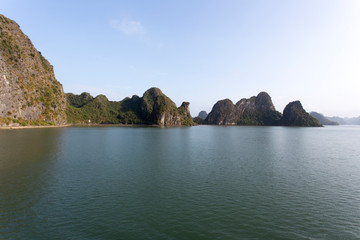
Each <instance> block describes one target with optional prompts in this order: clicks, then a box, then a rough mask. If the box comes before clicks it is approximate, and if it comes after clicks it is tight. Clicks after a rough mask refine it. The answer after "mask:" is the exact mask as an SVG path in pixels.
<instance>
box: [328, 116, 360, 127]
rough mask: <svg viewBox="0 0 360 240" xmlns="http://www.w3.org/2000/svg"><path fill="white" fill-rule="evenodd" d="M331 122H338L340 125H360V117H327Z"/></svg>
mask: <svg viewBox="0 0 360 240" xmlns="http://www.w3.org/2000/svg"><path fill="white" fill-rule="evenodd" d="M326 118H327V119H329V120H330V121H336V122H338V123H339V124H340V125H360V117H353V118H341V117H326Z"/></svg>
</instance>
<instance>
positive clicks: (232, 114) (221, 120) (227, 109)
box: [205, 99, 239, 125]
mask: <svg viewBox="0 0 360 240" xmlns="http://www.w3.org/2000/svg"><path fill="white" fill-rule="evenodd" d="M238 114H239V113H238V111H237V109H236V107H235V105H234V104H233V102H232V101H231V100H230V99H224V100H220V101H218V102H217V103H215V105H214V107H213V108H212V110H211V112H210V113H209V115H208V116H207V118H206V119H205V121H206V122H207V123H208V124H217V125H236V124H237V120H238Z"/></svg>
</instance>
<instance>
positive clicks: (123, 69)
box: [0, 0, 360, 116]
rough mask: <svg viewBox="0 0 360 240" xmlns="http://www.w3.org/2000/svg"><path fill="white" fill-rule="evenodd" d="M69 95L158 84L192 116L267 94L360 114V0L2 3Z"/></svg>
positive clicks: (121, 92)
mask: <svg viewBox="0 0 360 240" xmlns="http://www.w3.org/2000/svg"><path fill="white" fill-rule="evenodd" d="M0 13H1V14H4V15H5V16H7V17H9V18H11V19H13V20H15V21H16V22H17V23H18V24H19V25H20V27H21V29H22V30H23V32H24V33H25V34H26V35H28V36H29V37H30V39H31V40H32V42H33V43H34V45H35V47H36V48H37V49H38V50H39V51H41V52H42V53H43V55H44V56H45V57H46V58H47V59H48V60H49V61H50V63H51V64H52V65H54V69H55V74H56V78H57V80H58V81H60V82H61V83H62V84H63V86H64V90H65V92H73V93H77V94H79V93H81V92H84V91H87V92H90V93H91V94H92V95H94V96H95V95H97V94H105V95H106V96H107V97H108V98H109V99H110V100H122V99H123V98H125V97H127V96H132V95H133V94H137V95H140V96H141V95H142V94H143V92H144V91H146V90H147V89H148V88H150V87H153V86H156V87H159V88H160V89H161V90H162V91H163V92H164V93H165V94H166V95H167V96H169V97H170V98H171V99H172V100H174V101H175V103H176V104H177V105H178V106H179V105H180V104H181V102H182V101H189V102H190V103H191V104H190V108H191V113H192V115H193V116H196V115H197V114H198V112H199V111H200V110H206V111H207V112H209V111H210V110H211V108H212V106H213V105H214V104H215V103H216V101H218V100H220V99H224V98H229V99H231V100H232V101H233V102H234V103H236V102H237V101H238V100H240V99H241V98H244V97H246V98H248V97H251V96H253V95H257V94H258V93H259V92H260V91H266V92H268V93H269V94H270V96H271V97H272V100H273V102H274V104H275V107H276V109H277V110H278V111H280V112H282V110H283V108H284V107H285V105H286V104H287V103H288V102H290V101H293V100H300V101H301V102H302V104H303V106H304V108H305V109H306V110H307V111H318V112H321V113H324V114H325V115H328V116H334V115H339V116H359V115H360V1H358V0H298V1H289V0H284V1H272V0H263V1H260V0H259V1H257V0H247V1H241V0H234V1H231V0H218V1H212V0H191V1H190V0H189V1H187V0H174V1H166V0H161V1H160V0H153V1H147V0H143V1H135V0H132V1H110V0H108V1H100V0H98V1H89V0H83V1H67V0H63V1H45V0H43V1H41V0H34V1H27V0H22V1H21V0H0Z"/></svg>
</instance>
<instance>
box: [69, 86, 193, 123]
mask: <svg viewBox="0 0 360 240" xmlns="http://www.w3.org/2000/svg"><path fill="white" fill-rule="evenodd" d="M67 98H68V102H69V106H68V110H67V117H68V120H69V121H70V122H71V123H89V122H91V123H100V124H102V123H109V124H119V123H121V124H155V125H159V126H180V125H194V122H193V121H192V118H191V115H190V103H188V102H183V103H182V105H181V106H180V107H179V108H177V107H176V105H175V103H174V102H173V101H172V100H171V99H170V98H168V97H167V96H166V95H165V94H164V93H162V91H161V90H160V89H158V88H150V89H149V90H147V91H146V92H145V93H144V95H143V96H142V97H141V98H140V97H138V96H136V95H134V96H133V97H132V98H125V99H124V100H122V101H120V102H114V101H109V100H108V99H107V98H106V97H105V96H103V95H99V96H97V97H96V98H93V97H92V96H91V95H89V94H88V93H82V94H81V95H74V94H67Z"/></svg>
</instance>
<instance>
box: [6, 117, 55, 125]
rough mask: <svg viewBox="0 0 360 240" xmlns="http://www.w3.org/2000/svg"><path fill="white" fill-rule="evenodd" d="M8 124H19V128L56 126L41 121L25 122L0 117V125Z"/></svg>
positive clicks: (23, 120) (52, 123) (24, 120)
mask: <svg viewBox="0 0 360 240" xmlns="http://www.w3.org/2000/svg"><path fill="white" fill-rule="evenodd" d="M10 124H19V125H20V126H51V125H56V124H55V123H54V122H47V121H43V120H40V119H39V120H26V119H23V118H19V119H16V118H11V117H0V125H6V126H9V125H10Z"/></svg>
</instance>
